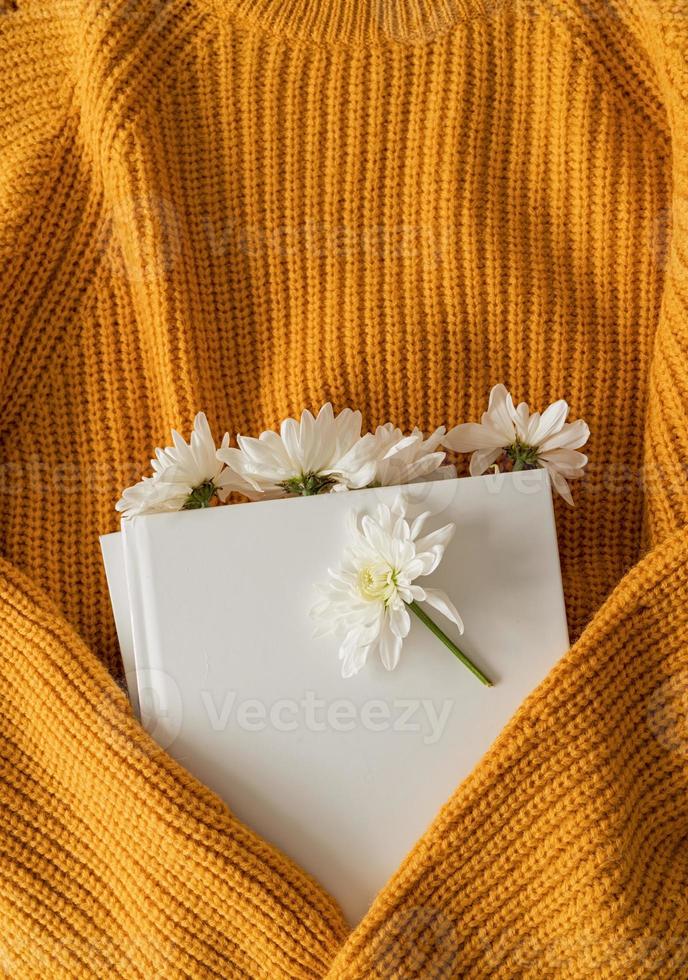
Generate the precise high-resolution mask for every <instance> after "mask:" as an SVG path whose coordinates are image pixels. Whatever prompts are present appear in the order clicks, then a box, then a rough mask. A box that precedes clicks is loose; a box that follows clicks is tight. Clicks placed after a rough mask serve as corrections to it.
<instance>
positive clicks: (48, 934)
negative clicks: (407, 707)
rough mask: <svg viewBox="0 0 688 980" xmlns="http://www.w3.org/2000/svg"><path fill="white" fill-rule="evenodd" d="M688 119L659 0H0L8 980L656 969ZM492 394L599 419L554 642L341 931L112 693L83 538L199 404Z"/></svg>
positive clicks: (2, 902)
mask: <svg viewBox="0 0 688 980" xmlns="http://www.w3.org/2000/svg"><path fill="white" fill-rule="evenodd" d="M687 133H688V7H686V3H685V0H594V2H585V0H533V2H532V3H531V2H522V0H436V2H435V0H356V2H353V0H14V2H12V0H10V2H8V0H4V3H0V161H1V165H0V325H1V330H0V555H2V557H1V558H0V756H1V759H0V806H1V808H2V833H1V835H0V967H2V968H3V969H4V971H5V972H6V973H7V974H8V975H10V976H14V977H51V978H62V977H65V978H66V977H76V976H84V977H90V976H98V977H112V976H121V977H127V978H128V977H132V978H134V977H142V978H151V977H166V978H168V977H182V976H192V977H206V976H221V977H247V976H248V977H265V978H271V980H272V978H280V977H325V976H328V977H331V978H335V977H336V978H344V977H346V978H351V980H353V978H364V977H399V978H402V977H403V978H411V977H422V978H426V977H439V976H470V977H505V978H511V977H530V976H533V977H536V976H537V977H580V978H588V977H619V978H631V977H649V976H653V977H681V976H686V975H688V898H687V897H686V896H687V895H688V709H687V707H686V705H687V703H688V701H687V699H688V570H687V567H686V560H687V558H688V530H686V526H687V523H688V486H687V478H686V466H687V461H688V205H687V203H686V202H687V201H688V139H687V136H686V134H687ZM498 381H503V382H505V383H506V384H507V385H508V387H509V388H510V390H511V391H512V392H513V393H514V395H515V397H517V398H518V399H526V400H528V401H529V402H530V403H531V405H533V406H538V407H544V406H545V405H546V404H547V403H548V402H550V401H552V400H553V399H555V398H557V397H565V398H566V399H567V400H568V401H569V403H570V405H571V409H572V415H573V416H574V417H578V416H583V417H584V418H585V419H587V421H588V422H589V424H590V427H591V429H592V432H593V437H592V439H591V442H590V446H589V453H590V456H591V463H590V466H589V472H588V476H587V479H586V481H585V482H584V483H583V484H582V485H580V486H578V487H577V488H576V491H575V493H576V507H575V509H568V508H566V507H565V506H559V505H558V507H557V521H558V527H559V536H560V550H561V558H562V565H563V574H564V584H565V591H566V598H567V605H568V611H569V617H570V626H571V631H572V635H573V637H574V638H575V639H576V640H577V642H576V644H575V646H574V647H573V649H572V650H571V651H570V652H569V653H568V654H567V656H566V657H565V658H564V660H563V661H562V662H561V664H560V665H559V666H558V667H557V668H556V669H555V670H554V672H553V673H552V674H551V676H550V677H549V678H548V679H547V680H546V681H545V682H544V684H543V685H542V686H541V687H540V688H539V689H538V690H537V691H536V692H535V693H534V695H533V696H531V698H529V700H528V701H527V702H526V703H525V704H524V705H523V707H522V708H521V709H520V711H519V712H518V714H517V715H516V717H515V719H514V720H513V722H512V723H511V725H510V726H509V727H508V728H507V729H506V731H505V732H504V733H503V734H502V736H501V737H500V738H499V740H498V741H497V743H496V744H495V746H494V747H493V748H492V749H491V751H490V752H489V754H488V756H487V757H486V759H485V760H484V761H483V762H482V763H481V764H480V765H479V766H478V768H477V770H476V771H475V772H474V773H473V774H472V776H471V777H470V778H469V779H468V780H467V781H466V782H464V783H463V784H462V785H461V786H459V787H457V789H456V792H455V793H454V795H453V796H452V798H451V800H449V801H448V803H447V805H446V806H445V807H444V809H443V810H442V812H441V813H440V814H439V815H438V816H437V818H436V819H435V820H434V822H433V823H432V825H431V826H430V828H429V829H428V832H427V834H426V835H425V836H424V837H423V839H422V840H421V841H419V843H418V844H417V846H416V847H415V848H414V849H413V851H412V853H411V854H410V855H409V856H408V857H407V859H406V860H405V861H404V863H403V864H402V867H401V868H400V870H399V871H398V873H397V874H396V875H395V876H394V878H393V879H392V881H390V882H389V884H388V885H387V886H386V887H385V888H384V889H383V891H382V892H381V894H380V895H379V897H378V898H377V900H376V902H375V903H374V905H373V907H372V908H371V910H370V912H369V913H368V915H367V916H366V917H365V919H364V920H363V922H362V923H360V924H358V925H357V926H356V928H354V929H353V931H350V929H349V928H348V927H347V925H346V924H345V923H344V921H343V919H342V916H341V913H340V912H339V911H338V909H337V907H336V905H335V903H334V902H333V900H332V899H331V898H330V897H329V896H328V895H327V894H326V893H325V892H324V891H323V890H322V889H321V888H320V886H319V885H318V884H317V883H315V882H314V881H312V880H311V879H310V878H309V877H308V876H307V875H306V874H305V873H303V872H302V871H301V870H300V869H298V868H297V867H296V866H294V865H293V864H292V863H291V862H290V861H289V860H288V859H287V858H285V857H282V856H281V855H279V854H278V853H277V852H276V851H275V850H274V849H273V848H272V847H271V846H270V844H268V843H266V842H264V841H262V840H261V839H260V838H258V837H257V836H256V835H255V834H254V833H253V832H252V831H251V830H250V829H247V828H246V827H244V826H242V825H241V824H240V823H239V822H238V821H237V820H236V819H235V818H234V817H233V816H232V815H231V813H230V812H229V811H228V810H227V809H226V808H225V807H224V805H223V804H222V803H221V802H220V801H219V800H218V799H217V798H216V797H214V796H213V795H212V794H211V793H210V792H209V791H208V790H206V789H205V788H204V787H202V786H201V785H200V784H199V783H198V782H196V781H195V780H194V779H193V778H192V777H190V776H189V775H188V774H187V773H185V772H184V771H183V770H181V769H180V767H179V766H178V765H177V764H176V763H175V762H174V761H173V760H172V759H170V758H169V757H168V756H167V755H166V754H165V753H164V752H163V751H162V750H161V749H159V748H157V746H156V745H155V744H154V743H153V742H152V741H151V740H150V739H149V738H148V736H147V735H146V734H145V733H144V732H143V731H142V730H141V729H140V727H139V726H138V725H137V724H136V723H135V721H134V720H133V719H132V716H131V714H130V711H129V708H128V705H127V702H126V699H125V697H124V695H123V694H122V693H121V691H120V689H119V687H118V685H117V679H118V677H119V674H120V664H119V659H118V653H117V646H116V641H115V635H114V626H113V622H112V617H111V612H110V609H109V602H108V598H107V592H106V587H105V582H104V577H103V573H102V570H101V562H100V556H99V550H98V541H97V535H98V534H99V533H103V532H106V531H110V530H113V529H115V527H116V525H117V522H116V515H115V513H114V510H113V505H114V502H115V500H116V499H117V496H118V494H119V492H120V490H121V489H122V487H124V486H126V485H127V484H129V483H131V482H133V481H134V480H135V479H138V477H139V476H140V475H141V472H142V469H143V466H144V464H145V460H146V459H148V457H149V455H150V452H151V449H152V447H153V446H155V445H161V444H164V442H165V440H166V437H167V435H168V432H169V429H170V427H171V426H173V425H174V426H176V427H178V428H180V429H182V430H188V429H189V427H190V425H191V422H192V418H193V415H194V413H195V412H196V411H197V410H199V409H205V410H206V412H207V413H208V416H209V418H210V420H211V423H212V424H213V426H214V428H215V430H216V432H218V433H219V432H220V430H222V431H224V428H225V427H227V428H229V429H230V431H234V432H235V431H241V432H244V433H257V432H258V431H260V430H261V429H262V428H264V427H266V426H273V425H275V424H276V423H277V422H278V421H279V420H280V419H281V418H282V417H284V416H286V415H288V414H293V413H296V412H299V411H300V410H301V408H303V407H304V406H308V407H311V408H313V409H317V408H318V407H319V406H320V404H321V403H322V402H324V401H325V400H327V399H331V400H332V401H333V402H334V404H335V407H336V408H338V409H339V408H342V407H344V406H345V405H350V406H352V407H358V408H361V410H362V411H363V414H364V420H365V423H366V425H367V426H373V425H375V424H377V423H380V422H384V421H387V420H388V419H391V420H393V421H395V422H397V423H399V424H401V425H403V426H411V425H413V424H419V425H421V426H423V427H425V428H430V427H432V426H436V425H439V424H442V423H444V424H448V425H453V424H455V423H457V422H461V421H466V420H470V419H475V418H477V416H478V415H479V413H480V412H481V411H482V410H483V409H484V406H485V403H486V399H487V395H488V392H489V389H490V387H491V385H492V384H493V383H496V382H498ZM324 791H326V788H325V789H324ZM380 832H381V833H384V828H380ZM347 860H350V861H352V862H355V861H356V855H355V854H351V855H347Z"/></svg>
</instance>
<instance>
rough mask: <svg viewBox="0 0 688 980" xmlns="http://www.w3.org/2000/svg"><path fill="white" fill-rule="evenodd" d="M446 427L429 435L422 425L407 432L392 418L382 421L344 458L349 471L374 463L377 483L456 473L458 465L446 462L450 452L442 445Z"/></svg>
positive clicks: (394, 483)
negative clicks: (389, 420)
mask: <svg viewBox="0 0 688 980" xmlns="http://www.w3.org/2000/svg"><path fill="white" fill-rule="evenodd" d="M445 432H446V429H445V428H444V426H440V427H439V428H438V429H435V431H434V432H433V433H432V434H431V435H429V436H428V437H427V438H426V437H425V436H424V435H423V433H422V432H421V430H420V429H419V428H414V429H413V431H412V432H411V434H410V435H404V433H403V432H402V431H401V429H398V428H397V427H396V426H394V425H393V424H392V423H391V422H387V423H386V424H385V425H378V427H377V429H376V430H375V432H368V433H367V434H366V435H364V436H363V437H362V439H360V440H359V441H358V442H357V443H356V445H354V447H353V448H352V449H351V450H350V452H349V453H348V454H347V455H346V457H345V458H344V460H343V461H342V465H343V467H344V468H345V469H346V470H347V471H349V472H356V471H358V470H360V469H362V468H363V467H367V466H369V465H371V464H372V465H374V467H375V475H374V477H373V479H372V480H371V481H370V482H371V483H372V484H373V485H374V486H379V487H394V486H402V485H403V484H406V483H418V482H422V481H425V480H441V479H448V478H451V477H454V476H456V467H455V466H443V465H442V464H443V463H444V460H445V459H446V455H447V454H446V453H444V452H442V451H441V450H439V445H440V443H441V442H442V439H443V437H444V435H445Z"/></svg>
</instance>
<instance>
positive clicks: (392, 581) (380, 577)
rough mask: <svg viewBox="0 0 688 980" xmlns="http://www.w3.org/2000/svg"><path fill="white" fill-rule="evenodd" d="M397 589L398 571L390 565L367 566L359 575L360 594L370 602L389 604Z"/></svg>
mask: <svg viewBox="0 0 688 980" xmlns="http://www.w3.org/2000/svg"><path fill="white" fill-rule="evenodd" d="M396 587H397V583H396V571H395V570H394V569H393V568H390V566H389V565H385V564H383V563H379V564H374V565H365V566H364V567H363V568H362V569H361V570H360V572H359V573H358V589H359V592H360V593H361V595H362V596H363V598H364V599H367V600H368V601H369V602H384V603H387V602H389V600H390V599H391V598H392V596H393V595H394V593H395V591H396Z"/></svg>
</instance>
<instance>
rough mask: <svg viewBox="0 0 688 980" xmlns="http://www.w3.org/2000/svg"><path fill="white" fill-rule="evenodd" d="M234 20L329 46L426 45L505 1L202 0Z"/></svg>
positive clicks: (497, 7)
mask: <svg viewBox="0 0 688 980" xmlns="http://www.w3.org/2000/svg"><path fill="white" fill-rule="evenodd" d="M205 2H206V3H207V4H208V5H209V6H210V8H211V9H212V10H213V11H214V12H215V14H216V15H217V16H219V17H220V18H222V19H227V18H232V17H233V18H235V19H237V20H238V21H241V22H243V23H245V24H251V25H254V26H256V27H262V29H263V30H265V31H266V32H268V33H270V34H273V35H276V36H282V37H285V38H291V39H295V40H296V39H299V40H306V41H313V42H318V43H322V44H326V45H328V46H330V45H332V46H334V45H338V44H342V45H346V46H361V47H365V46H369V45H385V44H393V45H401V46H415V45H421V44H427V43H429V42H431V41H434V40H435V39H438V38H440V37H441V36H443V35H445V34H448V33H449V32H451V31H452V30H454V29H455V28H457V27H459V26H460V25H462V24H465V23H466V22H467V21H470V20H474V19H479V18H483V17H485V16H487V15H489V14H490V13H491V12H492V13H494V12H495V10H497V9H499V8H500V7H501V6H503V5H504V4H505V3H506V2H507V0H205Z"/></svg>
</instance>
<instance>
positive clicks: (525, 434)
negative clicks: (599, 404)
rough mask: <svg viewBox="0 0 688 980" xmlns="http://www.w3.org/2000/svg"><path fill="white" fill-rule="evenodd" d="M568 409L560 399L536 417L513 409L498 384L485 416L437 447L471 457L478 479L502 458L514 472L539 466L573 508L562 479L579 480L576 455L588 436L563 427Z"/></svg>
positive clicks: (580, 425)
mask: <svg viewBox="0 0 688 980" xmlns="http://www.w3.org/2000/svg"><path fill="white" fill-rule="evenodd" d="M568 414H569V406H568V405H567V403H566V402H565V401H564V400H563V399H560V400H559V401H557V402H554V403H553V404H552V405H550V406H549V408H547V409H545V411H544V412H543V413H542V414H540V413H539V412H533V413H532V414H531V412H530V409H529V408H528V406H527V405H526V403H525V402H521V404H520V405H519V406H518V407H517V408H516V407H514V403H513V399H512V397H511V395H510V394H509V392H508V391H507V390H506V388H505V387H504V385H501V384H500V385H495V386H494V388H493V389H492V391H491V392H490V400H489V403H488V406H487V411H486V412H484V413H483V415H482V418H481V420H480V422H479V423H478V422H466V423H464V424H463V425H457V426H455V427H454V428H453V429H451V430H450V431H449V432H448V433H447V435H446V436H445V437H444V440H443V445H445V446H446V447H447V448H448V449H453V450H455V451H456V452H459V453H473V455H472V457H471V466H470V469H471V475H472V476H480V474H481V473H484V472H485V470H486V469H488V467H490V466H492V464H493V463H496V462H497V461H498V460H499V459H500V458H501V457H502V456H503V455H504V454H506V457H507V458H508V459H509V460H510V461H511V464H512V467H513V469H514V470H527V469H535V468H538V467H544V468H545V469H546V470H547V471H548V473H549V475H550V478H551V480H552V486H553V487H554V489H555V490H556V491H557V493H559V494H561V496H562V497H563V498H564V500H566V501H567V503H569V504H573V498H572V496H571V490H570V489H569V485H568V483H567V480H576V479H579V478H580V477H582V476H583V468H584V466H585V464H586V463H587V461H588V457H587V456H585V455H584V454H583V453H579V452H577V450H578V449H580V448H581V446H584V445H585V443H586V442H587V441H588V439H589V437H590V429H589V428H588V426H587V424H586V423H585V422H584V421H583V420H582V419H578V421H576V422H567V421H566V417H567V416H568Z"/></svg>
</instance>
